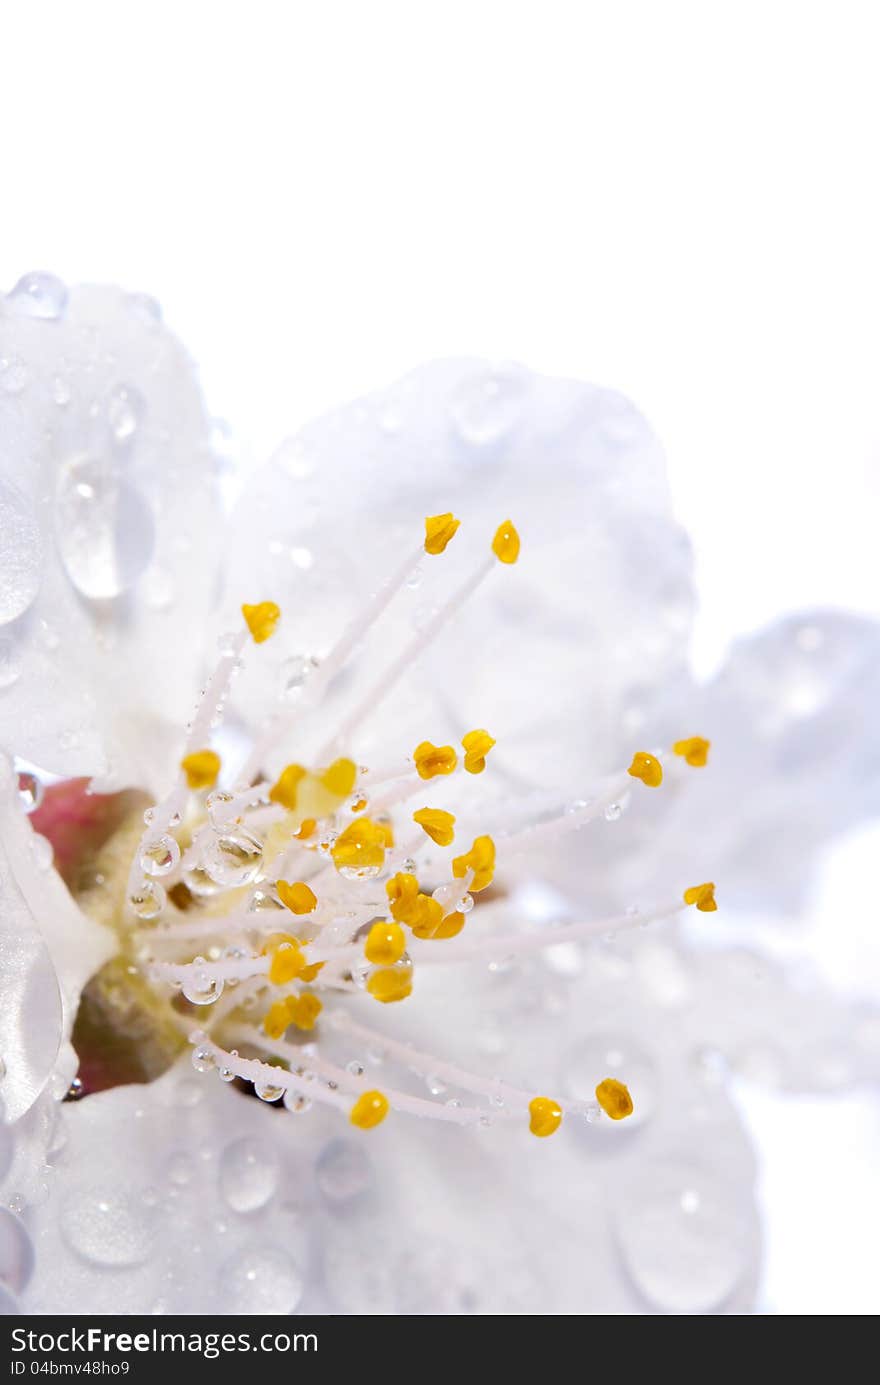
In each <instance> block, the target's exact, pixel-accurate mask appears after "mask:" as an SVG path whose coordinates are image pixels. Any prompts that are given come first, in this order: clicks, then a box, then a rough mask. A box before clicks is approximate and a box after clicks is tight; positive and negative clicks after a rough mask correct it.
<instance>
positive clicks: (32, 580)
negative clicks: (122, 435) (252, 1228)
mask: <svg viewBox="0 0 880 1385" xmlns="http://www.w3.org/2000/svg"><path fill="white" fill-rule="evenodd" d="M0 534H2V535H3V542H2V544H0V625H6V624H8V622H9V621H11V620H16V619H17V618H18V617H19V616H20V615H22V614H23V613H24V612H25V611H26V610H27V609H28V607H29V606H30V605H31V604H32V603H33V601H34V598H35V597H36V595H37V592H38V591H39V590H40V583H41V581H42V577H43V541H42V538H41V536H40V529H39V525H38V524H37V516H36V513H35V511H34V507H33V505H32V504H31V502H30V500H28V499H27V497H26V496H24V495H23V494H22V492H21V491H20V490H19V489H18V487H17V486H13V485H11V484H10V482H8V481H4V480H2V479H0ZM2 670H3V659H2V656H0V687H2V686H9V683H8V682H7V683H6V684H4V681H3V672H2ZM17 676H18V674H17V673H16V675H15V677H17ZM7 677H8V675H7ZM11 681H12V682H15V678H12V680H11Z"/></svg>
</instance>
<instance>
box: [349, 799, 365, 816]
mask: <svg viewBox="0 0 880 1385" xmlns="http://www.w3.org/2000/svg"><path fill="white" fill-rule="evenodd" d="M366 806H367V800H366V799H365V798H358V799H356V800H355V802H354V803H352V805H351V811H352V812H353V813H362V812H363V811H364V809H365V808H366Z"/></svg>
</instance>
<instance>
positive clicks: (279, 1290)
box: [217, 1243, 303, 1314]
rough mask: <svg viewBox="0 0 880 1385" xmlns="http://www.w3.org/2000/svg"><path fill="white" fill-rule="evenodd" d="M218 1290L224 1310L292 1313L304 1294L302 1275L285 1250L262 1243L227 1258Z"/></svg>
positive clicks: (218, 1277)
mask: <svg viewBox="0 0 880 1385" xmlns="http://www.w3.org/2000/svg"><path fill="white" fill-rule="evenodd" d="M217 1293H218V1296H219V1297H218V1301H219V1302H220V1303H222V1304H223V1307H224V1311H225V1312H227V1313H247V1314H264V1313H292V1312H293V1310H294V1309H295V1308H296V1307H297V1305H298V1304H299V1301H300V1299H301V1298H302V1295H303V1277H302V1274H301V1272H300V1270H299V1267H298V1266H297V1265H296V1263H295V1262H294V1261H293V1260H292V1259H291V1258H290V1256H289V1255H288V1254H287V1252H286V1251H283V1250H281V1249H280V1248H279V1247H278V1246H273V1245H271V1244H270V1245H265V1244H263V1243H261V1244H259V1245H256V1246H253V1247H251V1248H245V1249H244V1250H241V1251H239V1252H238V1253H237V1254H236V1255H234V1256H233V1257H232V1258H231V1259H230V1260H227V1261H226V1264H225V1265H223V1266H222V1267H221V1269H220V1272H219V1274H218V1276H217Z"/></svg>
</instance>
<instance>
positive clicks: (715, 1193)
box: [615, 1162, 749, 1313]
mask: <svg viewBox="0 0 880 1385" xmlns="http://www.w3.org/2000/svg"><path fill="white" fill-rule="evenodd" d="M615 1223H616V1233H617V1240H618V1243H619V1245H620V1249H621V1252H622V1254H623V1258H624V1262H625V1264H626V1267H627V1269H628V1270H629V1273H630V1275H631V1276H632V1279H633V1282H634V1283H635V1285H636V1287H637V1288H638V1290H639V1291H640V1293H642V1294H643V1295H644V1297H645V1298H646V1299H647V1300H648V1302H649V1303H651V1304H653V1305H654V1306H655V1307H657V1308H660V1309H663V1310H665V1311H666V1312H669V1313H709V1312H712V1311H713V1310H716V1309H718V1308H720V1307H721V1306H722V1305H723V1304H724V1302H725V1300H726V1299H727V1298H728V1297H729V1296H730V1294H731V1293H732V1292H733V1290H734V1289H735V1288H736V1286H737V1284H738V1283H739V1280H740V1278H741V1277H742V1274H743V1272H744V1270H745V1267H746V1260H747V1249H748V1247H747V1238H748V1227H749V1209H748V1206H747V1205H745V1200H744V1197H743V1194H741V1193H738V1192H737V1190H736V1189H735V1188H734V1187H733V1186H732V1185H729V1184H728V1183H727V1182H726V1181H725V1180H724V1179H723V1178H721V1177H720V1176H719V1175H718V1174H717V1173H716V1172H715V1171H714V1170H711V1169H707V1168H701V1167H699V1166H698V1165H696V1164H690V1163H687V1162H682V1163H681V1164H677V1163H675V1162H669V1163H665V1162H658V1163H651V1162H646V1163H643V1164H641V1165H640V1167H639V1173H638V1176H637V1177H636V1178H635V1179H632V1180H630V1181H629V1182H628V1185H627V1192H626V1197H621V1198H620V1199H619V1201H618V1204H617V1209H616V1217H615Z"/></svg>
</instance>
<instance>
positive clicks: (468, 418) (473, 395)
mask: <svg viewBox="0 0 880 1385" xmlns="http://www.w3.org/2000/svg"><path fill="white" fill-rule="evenodd" d="M525 393H526V376H525V372H523V371H519V370H516V369H514V368H507V369H498V370H490V371H480V372H479V373H478V374H475V375H472V376H470V377H469V378H468V379H466V380H463V381H462V382H461V384H460V385H459V386H458V388H457V390H456V392H455V395H454V397H453V400H452V406H451V408H452V418H453V422H454V423H455V426H456V428H457V430H458V433H459V436H460V437H461V438H462V439H463V441H464V442H467V443H470V444H471V445H472V446H475V447H488V446H491V445H492V444H493V443H497V442H500V441H501V439H502V438H504V437H506V436H507V434H508V433H510V432H511V430H512V429H513V427H514V425H515V424H516V422H517V420H518V418H519V415H520V413H521V411H522V407H523V402H524V399H525Z"/></svg>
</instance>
